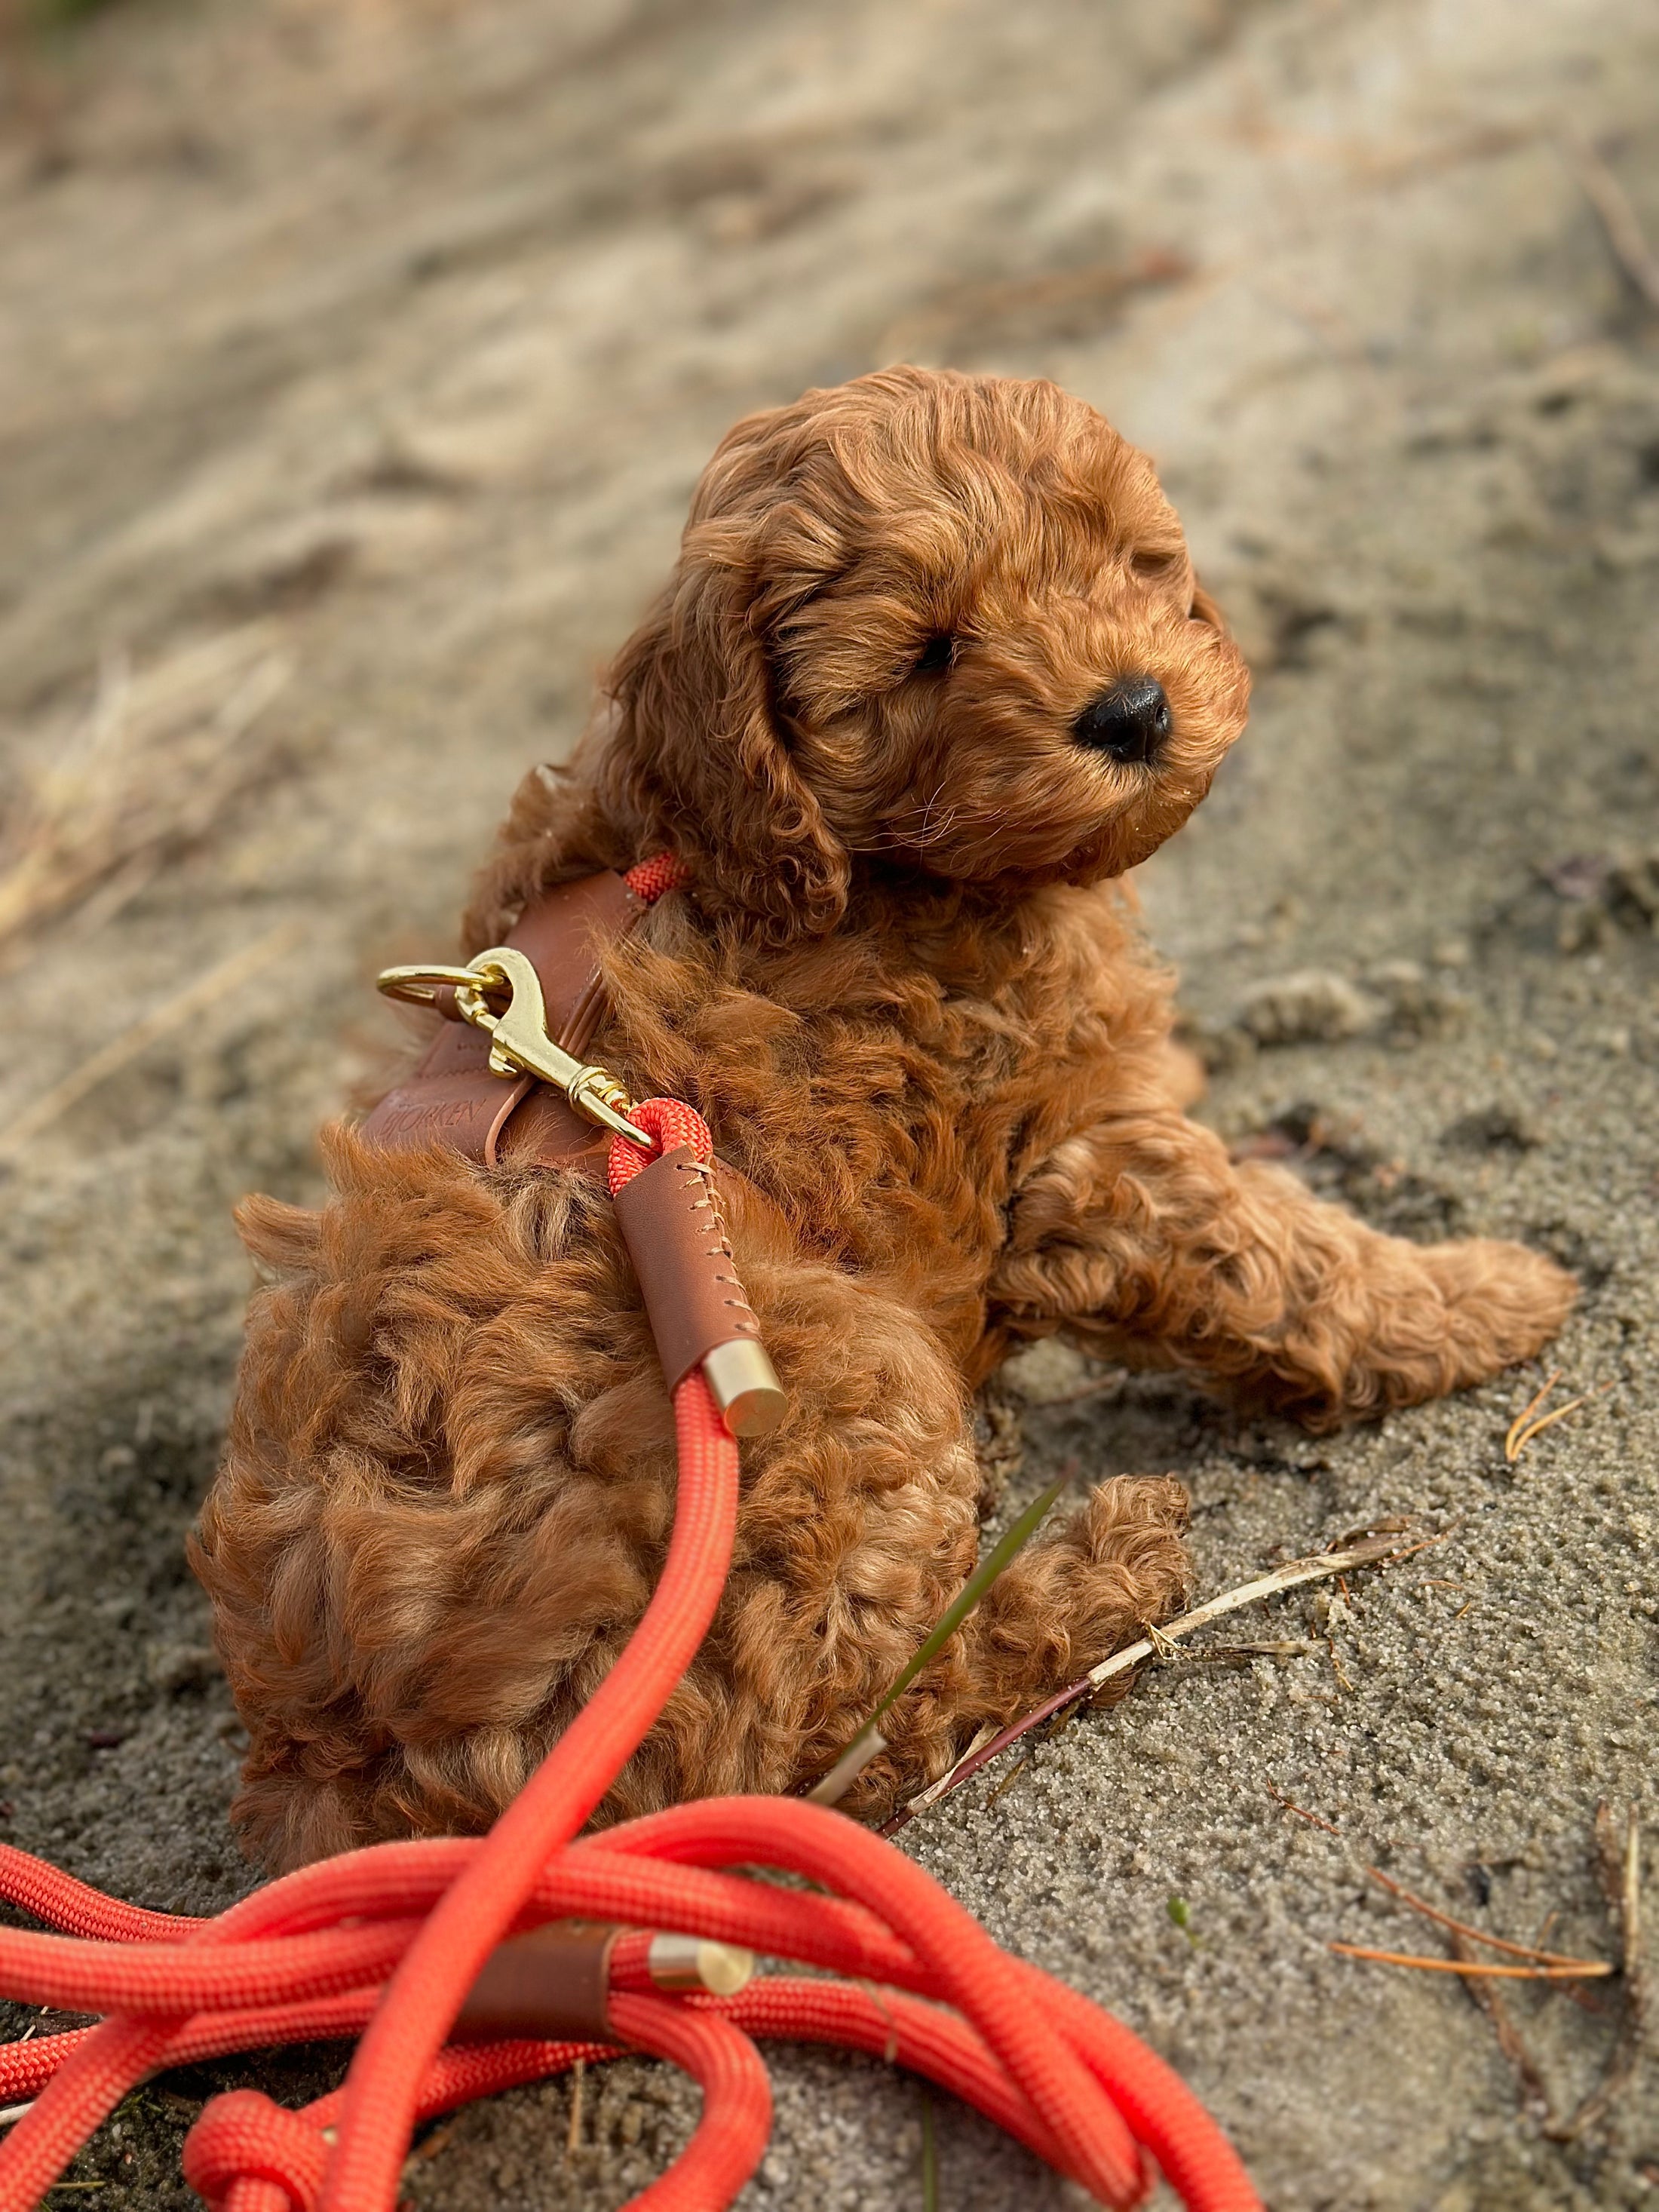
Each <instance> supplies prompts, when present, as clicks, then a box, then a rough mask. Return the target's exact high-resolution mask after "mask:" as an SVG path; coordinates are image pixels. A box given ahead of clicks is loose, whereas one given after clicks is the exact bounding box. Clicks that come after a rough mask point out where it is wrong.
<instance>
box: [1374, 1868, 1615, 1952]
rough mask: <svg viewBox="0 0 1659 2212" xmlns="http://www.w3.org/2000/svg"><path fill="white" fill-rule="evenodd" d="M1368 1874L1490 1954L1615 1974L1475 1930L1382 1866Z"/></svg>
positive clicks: (1442, 1926) (1412, 1905) (1404, 1901)
mask: <svg viewBox="0 0 1659 2212" xmlns="http://www.w3.org/2000/svg"><path fill="white" fill-rule="evenodd" d="M1365 1871H1366V1873H1367V1874H1368V1875H1370V1878H1371V1880H1372V1881H1374V1882H1376V1884H1377V1886H1378V1887H1379V1888H1382V1889H1386V1890H1387V1891H1388V1893H1389V1895H1390V1896H1391V1897H1397V1898H1398V1899H1400V1902H1401V1904H1402V1905H1410V1907H1411V1909H1412V1911H1413V1912H1420V1913H1421V1914H1422V1916H1423V1917H1424V1919H1425V1920H1432V1921H1433V1922H1434V1923H1436V1925H1437V1926H1438V1927H1441V1928H1449V1929H1450V1930H1451V1931H1452V1933H1453V1935H1454V1936H1462V1938H1463V1940H1464V1942H1468V1943H1484V1944H1485V1945H1486V1948H1487V1949H1488V1950H1489V1951H1507V1952H1508V1953H1509V1954H1510V1957H1511V1958H1515V1959H1529V1960H1531V1961H1532V1962H1533V1964H1534V1966H1585V1965H1586V1964H1592V1965H1594V1966H1595V1972H1597V1973H1599V1974H1605V1973H1609V1972H1611V1971H1612V1969H1611V1968H1610V1967H1607V1966H1602V1965H1601V1964H1600V1962H1599V1961H1587V1960H1583V1959H1575V1958H1572V1957H1571V1956H1569V1954H1567V1953H1566V1952H1565V1951H1541V1950H1540V1949H1539V1948H1538V1946H1537V1945H1536V1944H1535V1943H1511V1942H1510V1941H1509V1939H1508V1937H1507V1936H1488V1935H1487V1934H1486V1930H1485V1929H1483V1928H1471V1927H1470V1925H1469V1923H1468V1921H1467V1920H1454V1919H1453V1918H1452V1917H1451V1915H1450V1913H1449V1912H1443V1911H1441V1910H1440V1908H1439V1906H1438V1905H1431V1904H1430V1903H1429V1902H1428V1900H1427V1899H1426V1898H1421V1897H1419V1896H1418V1895H1417V1894H1416V1893H1415V1892H1414V1891H1413V1890H1409V1889H1407V1888H1405V1887H1403V1886H1402V1885H1401V1883H1400V1882H1397V1881H1395V1880H1394V1878H1393V1876H1392V1875H1386V1874H1384V1873H1383V1870H1382V1869H1381V1868H1380V1867H1367V1868H1366V1869H1365Z"/></svg>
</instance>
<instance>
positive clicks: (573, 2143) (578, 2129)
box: [564, 2058, 587, 2166]
mask: <svg viewBox="0 0 1659 2212" xmlns="http://www.w3.org/2000/svg"><path fill="white" fill-rule="evenodd" d="M586 2081H587V2065H586V2060H584V2059H580V2058H579V2059H578V2060H577V2061H576V2063H575V2064H574V2066H573V2067H572V2068H571V2069H570V2125H569V2127H568V2129H567V2130H566V2131H565V2138H564V2158H565V2164H566V2165H567V2166H568V2164H569V2163H570V2161H571V2160H572V2159H573V2158H574V2156H575V2155H576V2153H577V2152H578V2151H579V2150H580V2148H581V2142H582V2091H583V2089H584V2087H586Z"/></svg>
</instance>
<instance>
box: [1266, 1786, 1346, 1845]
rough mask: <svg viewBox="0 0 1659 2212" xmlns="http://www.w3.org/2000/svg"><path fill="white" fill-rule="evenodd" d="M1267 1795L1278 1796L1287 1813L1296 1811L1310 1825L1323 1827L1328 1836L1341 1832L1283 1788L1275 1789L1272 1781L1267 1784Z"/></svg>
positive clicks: (1300, 1818)
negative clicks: (1286, 1793)
mask: <svg viewBox="0 0 1659 2212" xmlns="http://www.w3.org/2000/svg"><path fill="white" fill-rule="evenodd" d="M1267 1795H1268V1796H1270V1797H1274V1798H1277V1799H1278V1801H1279V1803H1280V1804H1281V1805H1282V1806H1283V1807H1284V1808H1285V1811H1286V1812H1287V1813H1294V1814H1296V1817H1297V1820H1306V1821H1307V1822H1308V1824H1309V1826H1310V1827H1315V1828H1322V1829H1323V1830H1324V1831H1325V1833H1326V1834H1327V1835H1328V1836H1340V1834H1341V1832H1342V1831H1341V1829H1340V1828H1337V1827H1333V1826H1332V1825H1331V1823H1330V1822H1329V1821H1328V1820H1321V1819H1320V1817H1319V1815H1318V1814H1317V1813H1310V1812H1309V1811H1308V1810H1307V1809H1306V1808H1305V1807H1304V1806H1301V1805H1297V1804H1296V1803H1295V1802H1293V1801H1292V1800H1291V1798H1289V1797H1287V1796H1285V1792H1284V1791H1283V1790H1275V1789H1274V1788H1273V1784H1272V1783H1271V1782H1270V1783H1269V1784H1267Z"/></svg>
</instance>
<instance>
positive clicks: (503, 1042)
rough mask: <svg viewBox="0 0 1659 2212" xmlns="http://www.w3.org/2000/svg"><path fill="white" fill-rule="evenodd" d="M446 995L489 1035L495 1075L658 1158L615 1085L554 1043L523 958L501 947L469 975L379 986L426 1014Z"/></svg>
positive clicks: (470, 967)
mask: <svg viewBox="0 0 1659 2212" xmlns="http://www.w3.org/2000/svg"><path fill="white" fill-rule="evenodd" d="M445 987H448V988H449V989H451V990H453V992H454V994H455V1005H456V1007H457V1009H458V1010H459V1012H460V1014H461V1016H462V1018H464V1019H465V1020H466V1021H469V1022H471V1024H472V1025H473V1027H474V1028H475V1029H480V1030H485V1031H486V1032H487V1033H488V1035H489V1068H490V1073H492V1074H493V1075H507V1076H517V1075H533V1076H536V1077H538V1079H540V1081H542V1082H543V1083H550V1084H552V1085H553V1086H554V1087H555V1089H556V1090H559V1091H563V1093H564V1095H565V1097H567V1098H568V1100H569V1101H570V1103H571V1104H572V1105H573V1106H574V1108H575V1109H576V1111H577V1112H578V1113H579V1114H581V1115H586V1118H587V1119H588V1120H589V1121H598V1122H599V1123H600V1124H601V1125H602V1126H603V1127H605V1128H607V1129H614V1130H615V1131H616V1133H617V1135H618V1136H619V1137H626V1138H628V1139H629V1140H630V1141H631V1142H632V1143H634V1144H636V1145H638V1146H640V1148H641V1151H642V1152H655V1151H656V1149H657V1146H656V1143H655V1140H654V1139H652V1138H651V1137H648V1136H647V1134H646V1133H645V1131H644V1130H643V1129H637V1128H635V1126H634V1124H633V1123H632V1122H631V1121H629V1119H628V1118H627V1117H628V1115H629V1114H631V1113H632V1112H633V1110H634V1104H633V1101H632V1100H631V1099H630V1098H629V1096H628V1093H627V1091H625V1090H624V1089H623V1086H622V1085H621V1084H620V1083H618V1082H617V1079H616V1077H615V1076H614V1075H612V1074H611V1073H610V1071H609V1070H608V1069H607V1068H603V1067H594V1066H588V1065H587V1064H586V1063H585V1062H584V1061H582V1060H578V1059H577V1058H576V1056H575V1054H574V1053H568V1052H566V1051H565V1050H564V1048H563V1047H562V1046H561V1045H556V1044H555V1043H554V1042H553V1040H552V1038H551V1037H550V1036H549V1035H548V1033H547V1007H546V1005H545V1003H544V1000H543V998H542V986H541V978H540V977H539V976H538V975H537V973H536V970H535V969H534V968H532V965H531V963H530V962H529V961H528V960H527V959H526V957H525V956H524V954H523V953H522V952H519V951H515V950H514V949H513V946H511V945H493V946H492V947H491V948H490V950H489V951H488V952H481V953H479V955H478V957H477V959H476V960H472V961H469V963H467V965H466V966H465V968H388V969H386V970H385V971H384V973H383V974H382V975H380V977H379V978H378V979H377V981H376V984H375V988H376V989H377V990H380V991H383V992H384V993H385V994H386V997H387V998H388V999H407V1000H412V1001H413V1002H414V1004H415V1005H416V1006H431V1005H432V1004H433V1002H434V1000H435V999H436V997H437V995H438V993H439V992H440V990H441V989H443V988H445ZM503 997H504V998H505V1000H506V1001H507V1003H506V1004H505V1006H501V1009H500V1011H499V1012H497V1010H496V1008H495V1006H492V1005H491V1004H490V1000H492V999H494V1000H498V1001H499V1000H501V999H502V998H503Z"/></svg>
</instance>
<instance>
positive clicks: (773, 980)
mask: <svg viewBox="0 0 1659 2212" xmlns="http://www.w3.org/2000/svg"><path fill="white" fill-rule="evenodd" d="M1074 898H1076V900H1077V903H1076V904H1074V905H1073V908H1072V909H1071V910H1070V911H1067V910H1066V909H1065V908H1061V910H1060V925H1061V926H1060V927H1056V925H1055V918H1054V915H1053V914H1052V913H1051V912H1050V911H1048V910H1046V909H1044V910H1039V911H1038V912H1037V913H1036V915H1033V916H1031V917H1030V919H1029V920H1028V921H1027V922H1026V925H1025V927H1024V929H1023V930H1021V931H1018V932H1016V931H1013V930H1008V931H1006V932H1004V933H1000V934H999V935H997V936H996V937H994V938H992V939H990V940H989V941H988V942H984V943H975V942H972V941H969V942H967V943H963V942H962V941H960V939H948V938H947V939H945V941H944V942H943V943H940V942H939V941H938V939H937V937H936V938H935V939H933V941H928V940H925V939H924V940H923V941H921V942H920V943H917V942H914V941H908V940H907V939H906V936H905V934H904V933H902V931H899V930H896V929H893V928H888V929H885V930H883V931H881V932H879V933H874V932H872V933H866V934H865V935H863V936H861V937H860V936H851V935H849V936H848V937H846V938H843V939H829V940H828V941H827V942H825V943H824V944H823V945H819V946H817V947H813V948H809V949H808V950H806V951H797V952H795V953H793V955H791V954H785V955H769V956H756V957H751V958H750V959H747V960H739V959H736V958H732V957H730V956H728V957H726V958H725V959H724V960H718V961H717V960H716V959H715V958H714V957H712V956H708V955H702V957H699V955H700V952H701V948H699V947H698V946H697V945H696V944H695V942H694V941H693V942H687V941H684V940H681V941H679V942H674V941H671V942H670V943H669V944H668V945H665V946H663V947H661V948H660V950H659V951H658V950H657V949H653V948H647V949H645V950H644V951H642V955H641V959H640V961H639V963H637V965H636V967H635V970H634V972H633V974H632V975H630V977H629V982H628V986H627V987H626V988H625V990H624V992H623V994H622V999H623V1003H622V1004H621V1005H620V1006H619V1009H618V1012H619V1018H620V1021H621V1024H622V1026H623V1031H624V1033H625V1042H622V1041H621V1040H619V1043H621V1048H622V1049H623V1050H624V1051H625V1052H626V1053H627V1054H628V1055H629V1058H630V1059H631V1060H634V1062H635V1066H639V1065H641V1063H642V1064H643V1067H644V1069H645V1070H646V1071H647V1072H648V1073H649V1076H650V1079H651V1080H652V1081H653V1083H656V1084H660V1085H662V1086H663V1087H664V1088H665V1089H667V1090H671V1091H678V1094H679V1095H682V1096H691V1097H694V1098H695V1100H696V1103H697V1104H698V1105H699V1107H700V1108H701V1109H702V1111H703V1112H704V1113H705V1114H706V1115H708V1119H709V1121H710V1122H711V1125H712V1126H713V1127H714V1133H715V1139H716V1143H717V1145H718V1146H719V1147H720V1152H721V1153H722V1155H723V1156H724V1157H726V1158H728V1159H730V1160H731V1161H732V1163H733V1164H735V1165H737V1166H738V1167H740V1168H741V1169H742V1170H743V1171H744V1174H746V1175H748V1176H750V1178H751V1179H752V1180H755V1181H756V1182H759V1183H760V1184H761V1186H762V1187H763V1188H767V1189H769V1190H770V1191H772V1192H773V1193H774V1194H775V1195H777V1196H778V1197H779V1198H780V1199H781V1200H782V1201H783V1202H784V1203H785V1204H786V1205H787V1210H788V1212H789V1213H790V1215H791V1217H792V1218H793V1221H794V1222H795V1223H796V1224H797V1225H799V1228H800V1229H801V1231H803V1232H804V1238H805V1243H807V1244H808V1245H809V1247H810V1248H811V1249H816V1250H817V1252H819V1253H821V1254H823V1255H826V1256H827V1255H835V1256H836V1257H837V1258H839V1259H841V1260H842V1261H843V1262H844V1263H847V1264H852V1265H854V1266H860V1267H874V1268H877V1269H879V1270H882V1271H886V1270H888V1269H890V1268H892V1267H897V1266H902V1267H905V1269H906V1271H907V1272H908V1270H909V1268H910V1267H912V1266H913V1265H914V1264H915V1260H916V1258H917V1255H920V1254H921V1253H922V1252H923V1251H931V1252H933V1254H934V1255H936V1257H937V1259H938V1261H939V1264H940V1265H941V1266H945V1264H946V1262H947V1259H948V1272H951V1273H956V1272H957V1270H959V1269H963V1268H966V1269H968V1270H969V1271H978V1270H981V1269H985V1268H988V1266H989V1263H990V1261H991V1260H992V1258H993V1257H994V1254H995V1252H996V1251H997V1250H998V1249H1000V1243H1001V1242H1002V1238H1003V1235H1004V1233H1005V1220H1006V1206H1007V1204H1008V1201H1009V1200H1010V1197H1011V1196H1012V1194H1013V1192H1014V1191H1015V1189H1016V1188H1018V1183H1019V1182H1020V1181H1021V1180H1023V1178H1024V1176H1025V1175H1026V1174H1028V1173H1030V1171H1031V1170H1032V1169H1033V1168H1034V1167H1035V1166H1036V1165H1037V1164H1039V1163H1040V1161H1041V1160H1042V1158H1044V1157H1046V1155H1047V1154H1048V1152H1050V1151H1052V1149H1053V1147H1054V1146H1055V1145H1056V1144H1058V1143H1060V1142H1062V1141H1064V1139H1066V1137H1067V1136H1070V1135H1073V1134H1075V1133H1077V1131H1078V1129H1079V1127H1083V1126H1086V1125H1087V1124H1088V1122H1089V1121H1091V1119H1092V1118H1093V1117H1094V1116H1095V1115H1096V1114H1097V1111H1098V1104H1097V1102H1098V1101H1099V1099H1100V1098H1101V1097H1103V1095H1104V1094H1107V1093H1109V1091H1110V1089H1111V1085H1112V1079H1113V1078H1112V1069H1113V1065H1114V1062H1115V1058H1116V1057H1117V1055H1118V1054H1120V1052H1121V1050H1122V1049H1123V1048H1125V1047H1126V1045H1127V1044H1129V1043H1130V1042H1131V1041H1132V1039H1133V1036H1134V1035H1135V1034H1136V1033H1138V1031H1139V1030H1140V1029H1141V1028H1142V1027H1144V1026H1145V1020H1146V1001H1147V999H1148V989H1147V986H1148V983H1149V981H1150V980H1151V978H1150V975H1149V972H1148V971H1147V970H1146V967H1145V964H1144V963H1142V962H1138V961H1135V960H1134V959H1133V957H1132V953H1131V948H1130V947H1129V946H1128V945H1127V944H1126V942H1125V933H1124V932H1123V930H1122V928H1121V924H1117V923H1116V922H1115V917H1114V916H1113V915H1111V914H1110V913H1109V912H1107V913H1106V914H1104V915H1102V914H1100V913H1099V912H1098V910H1097V911H1096V912H1095V913H1093V914H1091V913H1089V912H1088V911H1087V910H1086V909H1085V908H1082V905H1081V895H1074ZM1103 925H1104V926H1103ZM688 955H690V957H687V956H688Z"/></svg>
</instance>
